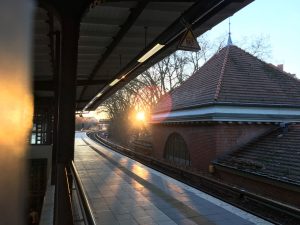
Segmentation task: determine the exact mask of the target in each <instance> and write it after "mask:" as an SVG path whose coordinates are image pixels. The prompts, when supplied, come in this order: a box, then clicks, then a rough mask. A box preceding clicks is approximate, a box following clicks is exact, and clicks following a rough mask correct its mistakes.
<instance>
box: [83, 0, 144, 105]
mask: <svg viewBox="0 0 300 225" xmlns="http://www.w3.org/2000/svg"><path fill="white" fill-rule="evenodd" d="M148 2H149V0H144V1H139V2H138V4H137V6H136V7H135V8H134V9H132V11H131V14H130V15H129V17H128V18H127V20H126V21H125V23H124V24H122V25H121V29H120V30H119V32H118V33H117V35H116V36H115V37H114V38H113V41H112V42H111V44H110V45H109V46H108V47H107V49H106V51H105V52H104V54H103V55H102V57H101V58H100V59H99V60H98V62H97V64H96V65H95V67H94V69H93V70H92V72H91V74H90V75H89V80H92V79H93V78H94V77H95V75H96V73H97V71H98V70H99V68H100V67H101V66H102V65H103V63H104V62H105V61H106V59H107V58H108V57H109V55H110V54H111V53H112V52H113V50H114V49H115V48H116V46H117V45H118V44H119V43H120V41H121V40H122V39H123V37H124V36H125V35H126V33H127V32H128V30H129V29H130V28H131V27H132V25H133V24H134V23H135V21H136V20H137V18H138V17H139V15H140V14H141V13H142V12H143V10H144V9H145V7H146V5H147V4H148ZM86 88H87V87H86V86H84V88H83V89H82V91H81V94H80V96H79V100H80V99H81V98H82V97H83V95H84V93H85V91H86Z"/></svg>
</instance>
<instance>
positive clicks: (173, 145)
mask: <svg viewBox="0 0 300 225" xmlns="http://www.w3.org/2000/svg"><path fill="white" fill-rule="evenodd" d="M164 159H166V160H167V161H169V162H172V163H174V164H176V165H182V166H190V165H191V159H190V153H189V151H188V149H187V146H186V143H185V141H184V139H183V137H182V136H181V135H180V134H178V133H172V134H171V135H170V136H169V137H168V140H167V142H166V145H165V151H164Z"/></svg>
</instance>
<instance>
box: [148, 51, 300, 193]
mask: <svg viewBox="0 0 300 225" xmlns="http://www.w3.org/2000/svg"><path fill="white" fill-rule="evenodd" d="M299 84H300V82H299V80H298V79H296V78H295V77H294V76H293V75H291V74H289V73H286V72H284V71H283V70H282V69H281V68H277V67H275V66H274V65H270V64H267V63H265V62H263V61H261V60H259V59H258V58H256V57H254V56H252V55H251V54H249V53H247V52H245V51H244V50H242V49H240V48H238V47H236V46H234V45H228V46H226V47H225V48H223V49H222V50H220V51H219V52H218V53H217V54H215V55H214V56H213V57H212V58H211V59H210V60H209V61H207V63H205V64H204V65H203V66H202V67H201V68H200V69H199V70H198V71H197V72H196V73H195V74H194V75H192V76H191V77H190V78H189V79H188V80H187V81H186V82H184V83H183V84H182V85H181V86H179V87H178V88H176V89H175V90H174V91H172V92H171V93H170V94H169V95H165V96H164V97H163V98H162V99H161V100H160V101H159V102H158V104H157V105H156V107H155V109H154V110H153V113H152V129H153V132H152V133H153V155H154V157H156V158H159V159H164V160H166V161H169V162H171V163H174V164H176V165H179V166H189V167H191V168H194V169H197V170H200V171H203V172H212V171H214V174H215V176H217V177H218V178H219V179H225V180H226V179H227V180H228V181H230V182H231V181H232V182H233V181H234V180H235V179H237V176H233V175H232V173H233V171H235V170H236V169H237V167H239V168H240V166H241V165H239V166H237V167H234V166H232V167H230V165H231V164H232V161H234V160H232V159H235V161H239V160H238V158H239V157H241V155H243V152H244V151H243V150H242V149H243V148H244V147H245V146H248V145H249V144H250V143H253V142H255V141H256V142H260V141H261V139H262V138H264V137H266V136H268V135H272V134H273V133H274V132H281V131H282V130H288V128H287V126H288V124H294V123H297V122H300V88H299ZM294 126H296V125H291V126H290V127H294ZM296 127H297V126H296ZM296 130H297V131H295V132H296V133H297V132H298V133H297V134H298V136H297V135H296V136H297V138H298V139H297V138H296V139H297V140H298V142H297V141H295V142H293V143H294V145H293V144H292V145H289V146H288V147H286V146H284V145H283V147H282V148H285V149H286V150H285V154H297V155H298V158H297V162H294V163H293V164H291V165H290V166H291V168H296V170H297V172H296V173H297V174H298V175H299V177H300V158H299V154H300V153H299V152H300V150H299V139H300V133H299V132H300V130H299V129H296ZM278 135H279V134H278ZM269 141H270V142H272V140H271V139H270V140H269ZM262 146H263V147H264V145H262ZM263 147H262V148H261V149H260V155H259V154H258V156H257V158H260V157H261V155H264V152H265V150H264V149H263ZM274 151H275V150H274ZM236 152H239V155H238V156H236V155H234V154H235V153H236ZM270 152H272V148H271V149H270V151H269V153H268V154H269V157H270V155H272V153H270ZM254 154H256V153H254ZM226 157H227V158H226ZM249 157H250V156H249ZM250 158H251V157H250ZM247 160H248V159H245V160H244V161H245V162H252V161H251V160H250V159H249V160H248V161H247ZM252 160H253V162H252V163H253V165H255V159H252ZM241 161H243V160H241ZM272 163H274V164H276V163H279V164H280V162H279V161H278V160H277V161H274V160H273V161H272V160H271V161H270V163H269V164H272ZM241 164H242V163H241ZM244 164H247V163H244ZM250 164H251V163H250ZM261 164H262V163H261V162H257V165H261ZM234 165H236V164H234ZM274 167H276V166H275V165H274ZM262 168H266V166H264V165H263V166H262ZM246 170H247V168H246ZM246 170H244V171H243V172H244V173H245V171H246ZM283 170H284V169H283ZM270 171H272V170H270ZM274 171H275V170H273V172H274ZM270 173H272V172H270ZM229 174H231V175H229ZM242 177H243V175H242ZM271 177H272V176H271V175H270V176H268V178H271ZM299 177H295V176H294V177H293V178H292V179H294V178H299ZM273 178H274V177H273ZM277 178H278V177H277ZM274 179H275V178H274ZM277 180H278V179H277ZM240 181H241V182H244V181H243V179H242V178H241V179H240ZM241 182H236V185H239V184H240V183H241ZM254 183H255V182H254ZM249 185H250V184H249ZM250 189H251V188H250ZM298 194H299V193H298Z"/></svg>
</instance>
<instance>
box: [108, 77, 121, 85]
mask: <svg viewBox="0 0 300 225" xmlns="http://www.w3.org/2000/svg"><path fill="white" fill-rule="evenodd" d="M119 81H120V79H115V80H114V81H113V82H111V83H110V84H109V86H111V87H112V86H114V85H115V84H116V83H118V82H119Z"/></svg>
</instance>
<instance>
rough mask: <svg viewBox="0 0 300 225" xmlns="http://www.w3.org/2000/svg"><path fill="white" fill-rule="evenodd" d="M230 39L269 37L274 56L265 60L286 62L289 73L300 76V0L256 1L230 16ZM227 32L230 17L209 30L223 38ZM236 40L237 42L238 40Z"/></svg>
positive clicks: (285, 65) (275, 63)
mask: <svg viewBox="0 0 300 225" xmlns="http://www.w3.org/2000/svg"><path fill="white" fill-rule="evenodd" d="M230 20H231V38H232V41H233V44H236V45H237V46H238V44H237V42H238V41H239V40H242V39H243V38H244V37H249V38H251V37H257V36H260V35H263V36H266V37H267V40H269V41H270V45H271V57H270V58H269V59H266V60H265V61H266V62H268V63H273V64H274V65H278V64H283V65H284V70H285V71H286V72H289V73H292V74H296V76H297V77H298V78H300V1H299V0H288V1H284V0H255V1H254V2H252V3H250V4H249V5H248V6H246V7H245V8H243V9H241V10H240V11H238V12H237V13H235V14H234V15H233V16H232V17H231V18H230ZM226 32H228V20H225V21H223V22H222V23H220V24H218V25H217V26H215V27H214V28H212V29H211V30H210V31H209V32H207V33H208V34H209V36H210V37H216V38H217V37H220V35H221V34H225V33H226ZM235 40H236V43H235Z"/></svg>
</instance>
